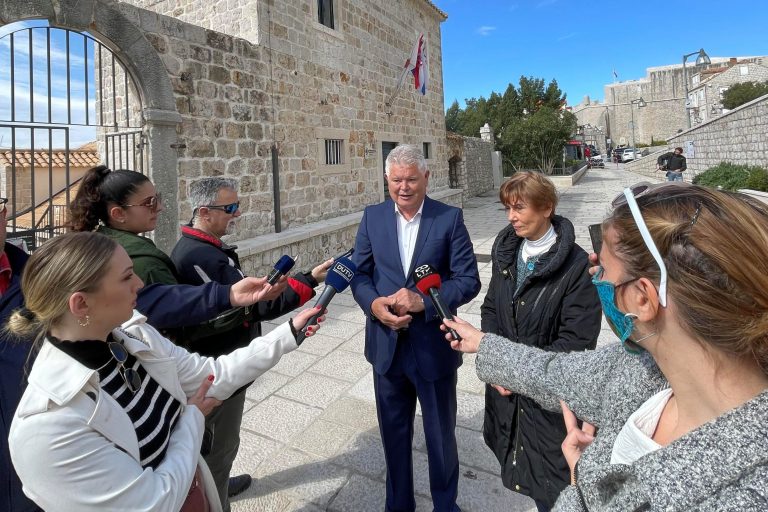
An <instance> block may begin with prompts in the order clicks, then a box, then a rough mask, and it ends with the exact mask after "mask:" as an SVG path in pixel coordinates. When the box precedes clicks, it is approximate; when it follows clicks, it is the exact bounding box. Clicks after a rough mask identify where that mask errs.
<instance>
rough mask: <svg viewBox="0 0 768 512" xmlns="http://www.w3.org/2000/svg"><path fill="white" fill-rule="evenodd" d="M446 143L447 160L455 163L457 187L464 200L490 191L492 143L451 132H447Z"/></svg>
mask: <svg viewBox="0 0 768 512" xmlns="http://www.w3.org/2000/svg"><path fill="white" fill-rule="evenodd" d="M447 141H448V160H449V161H451V160H453V161H454V162H455V165H456V169H457V175H458V176H457V177H458V183H457V185H458V188H460V189H462V190H463V191H464V193H463V197H464V199H467V198H470V197H474V196H479V195H480V194H483V193H484V192H487V191H489V190H492V189H493V188H494V187H495V185H494V183H493V142H491V141H490V140H483V139H479V138H477V137H465V136H463V135H459V134H458V133H453V132H448V134H447Z"/></svg>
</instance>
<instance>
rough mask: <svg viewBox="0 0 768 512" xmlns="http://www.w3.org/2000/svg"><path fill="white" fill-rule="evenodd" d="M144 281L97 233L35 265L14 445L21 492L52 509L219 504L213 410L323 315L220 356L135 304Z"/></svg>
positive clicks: (57, 243)
mask: <svg viewBox="0 0 768 512" xmlns="http://www.w3.org/2000/svg"><path fill="white" fill-rule="evenodd" d="M142 286H143V283H142V282H141V280H140V279H139V278H138V277H137V276H136V275H135V274H134V273H133V267H132V263H131V259H130V258H129V257H128V254H127V253H126V252H125V250H124V249H123V248H122V247H120V246H119V245H118V244H116V243H115V242H114V241H112V240H110V239H109V238H107V237H105V236H103V235H99V234H96V233H88V232H84V233H70V234H66V235H63V236H61V237H58V238H56V239H54V240H52V241H50V242H48V243H47V244H45V245H44V246H43V247H42V248H40V249H39V250H38V251H37V252H35V254H33V255H32V257H31V258H30V259H29V262H28V263H27V266H26V269H25V271H24V275H23V277H22V290H23V293H24V296H25V299H26V308H25V309H23V310H21V311H17V312H16V313H14V315H13V316H12V317H11V319H10V321H9V324H8V329H9V330H10V331H11V332H13V333H17V334H19V335H23V336H29V335H32V336H34V335H37V340H38V341H37V342H36V345H39V350H40V352H39V354H38V356H37V358H36V360H35V363H34V365H33V367H32V369H31V371H30V373H29V386H28V387H27V390H26V392H25V393H24V396H23V398H22V400H21V403H20V404H19V407H18V409H17V411H16V414H15V416H14V419H13V423H12V426H11V434H10V437H9V446H10V451H11V458H12V460H13V464H14V466H15V467H16V470H17V472H18V474H19V477H20V478H21V481H22V483H23V486H24V492H25V493H26V495H27V496H29V498H31V499H32V500H33V501H35V503H37V504H38V505H39V506H40V507H41V508H43V509H44V510H77V511H83V512H86V511H99V512H101V511H104V510H110V511H123V510H124V511H128V510H130V511H178V510H210V511H212V512H217V511H219V510H221V505H220V503H219V500H218V499H217V493H216V488H215V485H214V484H213V481H212V479H211V478H210V474H209V472H208V470H207V468H206V466H205V462H204V461H203V459H202V457H200V447H201V444H202V440H203V433H204V416H205V415H206V414H208V413H209V412H210V411H211V410H213V408H214V407H216V406H217V405H218V404H219V403H220V401H221V400H224V399H225V398H227V397H229V396H230V395H231V394H232V393H233V392H234V391H236V390H237V389H238V388H240V387H241V386H243V385H245V384H247V383H248V382H251V381H253V380H254V379H255V378H256V377H258V376H259V375H261V374H262V373H264V372H265V371H266V370H268V369H269V368H271V367H272V366H274V365H275V364H276V363H277V362H278V360H279V359H280V357H281V356H282V354H284V353H286V352H290V351H291V350H294V349H295V348H296V347H297V342H296V336H295V333H296V332H297V331H296V330H297V329H301V328H302V327H303V326H304V324H305V323H306V322H307V321H308V319H309V318H310V317H311V316H312V315H313V314H314V313H316V312H317V311H316V310H314V309H308V310H305V311H303V312H301V313H298V314H297V315H296V316H295V317H294V318H293V319H292V320H291V321H289V322H286V323H285V324H283V325H281V326H280V327H278V328H276V329H275V330H274V331H272V332H271V333H269V334H268V335H267V336H263V337H259V338H256V339H254V340H253V341H252V342H251V344H250V345H249V346H247V347H244V348H242V349H239V350H236V351H234V352H232V353H230V354H228V355H225V356H221V357H219V358H216V359H214V358H208V357H201V356H198V355H196V354H190V353H188V352H187V351H186V350H184V349H183V348H181V347H178V346H176V345H174V344H173V343H171V342H170V341H168V340H167V339H166V338H164V337H163V336H162V335H161V334H160V333H158V332H157V331H156V330H155V329H154V328H153V327H151V326H150V325H148V324H147V323H146V319H145V318H144V317H143V316H141V315H140V314H138V313H136V312H134V311H133V307H134V306H135V304H136V293H137V292H138V290H139V289H140V288H141V287H142ZM269 288H270V287H269V285H267V284H266V282H265V285H264V288H263V290H262V292H261V293H262V294H266V293H267V292H268V291H269ZM321 318H322V317H321ZM121 324H122V327H121ZM316 330H317V326H312V327H309V328H308V332H307V334H308V335H311V334H312V333H313V332H314V331H316Z"/></svg>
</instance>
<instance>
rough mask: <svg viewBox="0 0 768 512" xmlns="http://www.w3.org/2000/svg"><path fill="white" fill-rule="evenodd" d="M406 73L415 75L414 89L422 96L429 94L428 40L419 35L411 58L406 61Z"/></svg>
mask: <svg viewBox="0 0 768 512" xmlns="http://www.w3.org/2000/svg"><path fill="white" fill-rule="evenodd" d="M404 71H410V72H411V74H412V75H413V88H414V89H416V90H418V91H419V92H420V93H421V94H422V95H424V94H427V80H428V78H429V76H428V75H429V73H428V66H427V38H426V37H425V36H424V34H419V39H418V40H417V41H416V44H415V45H414V47H413V51H411V56H410V57H408V60H406V61H405V66H404Z"/></svg>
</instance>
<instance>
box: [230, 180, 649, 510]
mask: <svg viewBox="0 0 768 512" xmlns="http://www.w3.org/2000/svg"><path fill="white" fill-rule="evenodd" d="M642 179H643V178H642V177H641V176H639V175H636V174H632V173H628V172H626V171H624V170H623V168H619V169H617V168H616V166H615V165H609V169H595V170H591V171H589V172H588V173H587V174H586V175H585V177H584V178H582V180H581V181H580V182H579V183H578V184H577V185H576V186H574V187H571V188H568V189H564V190H563V191H562V194H561V197H560V205H559V206H558V208H557V212H558V213H559V214H561V215H564V216H565V217H567V218H569V219H571V221H572V222H573V223H574V225H575V226H576V238H577V242H578V243H579V244H580V245H581V246H582V247H584V248H586V249H589V248H591V243H590V241H589V235H588V232H587V226H588V225H589V224H592V223H596V222H600V221H601V220H602V219H603V217H605V215H606V214H607V212H608V206H607V205H608V203H609V202H610V200H611V199H612V198H613V197H614V196H615V195H616V194H617V193H619V192H620V191H621V190H622V188H623V187H625V186H627V185H629V184H632V183H635V182H637V181H641V180H642ZM464 217H465V221H466V224H467V227H468V229H469V232H470V235H471V237H472V242H473V244H474V246H475V252H476V253H477V254H478V260H480V261H481V262H480V263H479V267H480V277H481V279H482V282H483V289H482V290H481V292H480V294H479V295H478V297H477V298H476V299H475V300H473V301H472V302H470V303H469V304H467V305H465V306H464V307H462V308H461V309H460V311H459V315H460V316H461V317H462V318H464V319H466V320H468V321H469V322H471V323H473V324H474V325H476V326H479V325H480V304H481V303H482V300H483V298H484V296H485V290H486V288H487V285H488V281H489V280H490V275H491V264H490V263H489V261H490V260H489V258H488V256H489V255H490V252H491V246H492V244H493V240H494V238H495V237H496V234H497V233H498V232H499V231H500V230H501V229H502V228H503V227H504V226H506V224H507V220H506V217H505V213H504V210H503V208H502V206H501V204H500V203H499V202H498V197H497V194H496V193H495V192H494V193H489V194H486V196H484V197H477V198H473V199H471V200H469V201H468V202H467V204H466V205H465V208H464ZM281 320H283V319H279V320H278V321H276V322H275V323H272V324H267V325H265V327H266V328H267V330H269V329H270V328H271V327H273V326H274V325H277V323H280V321H281ZM364 325H365V319H364V317H363V314H362V313H361V311H360V309H359V308H358V307H357V305H356V304H355V302H354V300H353V299H352V295H351V293H349V291H347V292H345V293H343V294H340V295H338V296H337V297H336V298H335V299H334V301H333V303H332V304H331V307H330V308H329V313H328V320H327V321H326V323H325V324H324V325H323V328H322V329H321V330H320V333H319V334H318V335H316V336H313V337H312V338H310V339H309V340H307V342H306V343H304V344H302V346H301V347H300V348H299V349H298V350H296V351H294V352H292V353H290V354H288V355H286V356H285V357H283V359H282V360H281V361H280V363H279V364H278V365H277V366H275V368H274V369H272V370H271V371H269V372H267V373H266V374H264V375H263V376H262V377H260V378H259V379H258V380H257V381H256V382H254V384H253V385H252V386H251V387H250V388H249V389H248V400H247V402H246V412H245V415H244V417H243V424H242V432H241V436H242V443H241V446H240V453H239V455H238V458H237V460H236V461H235V467H234V470H233V474H240V473H243V472H248V473H250V474H251V475H253V477H254V483H253V485H252V486H251V488H250V489H248V490H247V491H246V492H245V493H243V494H242V495H240V496H237V497H236V498H235V501H234V502H233V506H232V510H233V511H235V512H243V511H263V512H290V511H306V512H312V511H322V510H328V511H338V512H349V511H375V512H379V511H382V510H384V485H385V484H384V469H385V468H384V455H383V451H382V448H381V441H380V439H379V433H378V427H377V420H376V407H375V403H374V398H373V379H372V373H371V366H370V365H369V364H368V363H367V362H366V360H365V357H364V356H363V342H364V340H363V337H364V332H363V329H364ZM603 327H604V328H603V331H602V333H601V335H600V343H607V342H610V341H611V339H612V338H613V335H612V333H611V332H610V331H609V330H608V329H607V327H606V326H605V325H604V326H603ZM464 361H465V362H464V365H463V366H462V367H461V368H460V369H459V384H458V426H457V429H456V437H457V439H458V445H459V459H460V462H461V476H460V480H459V505H460V506H461V508H462V509H463V510H464V511H467V512H495V511H499V512H500V511H504V512H516V511H531V510H535V507H534V505H533V501H531V500H530V499H528V498H527V497H524V496H521V495H518V494H515V493H513V492H510V491H508V490H507V489H505V488H504V487H503V485H502V484H501V480H500V478H499V476H498V475H499V465H498V463H497V461H496V459H495V458H494V457H493V455H492V454H491V452H490V450H488V449H487V448H486V447H485V445H484V443H483V440H482V433H481V430H482V421H483V408H484V398H483V390H484V388H483V384H482V383H481V382H480V381H479V380H478V379H477V377H476V375H475V365H474V356H467V357H465V359H464ZM417 414H418V411H417ZM416 427H417V428H416V434H415V437H414V469H413V472H414V478H415V488H416V510H417V511H430V510H432V504H431V500H430V497H429V479H428V473H427V456H426V447H425V444H424V434H423V432H422V430H421V426H420V416H418V417H417V418H416Z"/></svg>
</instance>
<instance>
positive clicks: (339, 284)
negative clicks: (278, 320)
mask: <svg viewBox="0 0 768 512" xmlns="http://www.w3.org/2000/svg"><path fill="white" fill-rule="evenodd" d="M356 271H357V267H356V266H355V264H354V263H352V262H351V261H350V260H349V259H347V258H338V259H337V260H336V261H334V262H333V266H331V268H330V269H329V270H328V275H327V276H326V277H325V289H324V290H323V293H321V294H320V298H318V299H317V302H315V307H317V306H320V311H319V312H317V313H315V314H314V315H312V317H311V318H310V319H309V320H308V321H307V324H306V325H305V326H304V327H302V328H301V331H299V333H298V334H297V335H296V343H297V344H298V345H301V342H302V341H304V338H306V337H307V328H308V327H309V326H311V325H317V319H318V318H319V317H320V316H321V315H322V314H323V313H324V312H325V308H327V307H328V304H330V302H331V299H333V297H334V296H335V295H336V294H337V293H341V292H343V291H344V290H346V289H347V286H349V283H350V282H351V281H352V278H353V277H355V272H356Z"/></svg>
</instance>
